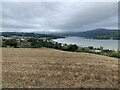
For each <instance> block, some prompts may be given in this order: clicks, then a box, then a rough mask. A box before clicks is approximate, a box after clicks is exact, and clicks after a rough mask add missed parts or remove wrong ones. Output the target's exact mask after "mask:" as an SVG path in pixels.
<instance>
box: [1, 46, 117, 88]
mask: <svg viewBox="0 0 120 90" xmlns="http://www.w3.org/2000/svg"><path fill="white" fill-rule="evenodd" d="M2 52H3V54H2V69H3V70H2V75H3V76H2V84H3V88H6V87H7V88H9V87H10V88H12V87H14V88H25V87H26V88H31V87H32V88H49V87H50V88H57V87H61V88H117V86H118V59H116V58H112V57H107V56H101V55H95V54H90V53H82V52H79V53H77V52H66V51H60V50H55V49H49V48H3V49H2Z"/></svg>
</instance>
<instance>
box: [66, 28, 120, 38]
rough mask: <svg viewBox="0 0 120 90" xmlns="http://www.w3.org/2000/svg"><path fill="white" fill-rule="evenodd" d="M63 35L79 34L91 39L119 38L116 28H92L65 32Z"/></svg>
mask: <svg viewBox="0 0 120 90" xmlns="http://www.w3.org/2000/svg"><path fill="white" fill-rule="evenodd" d="M64 35H65V36H79V37H85V38H91V39H116V40H118V39H119V40H120V34H119V33H118V30H117V29H111V30H110V29H102V28H99V29H94V30H90V31H85V32H77V33H76V32H75V33H73V32H72V33H65V34H64Z"/></svg>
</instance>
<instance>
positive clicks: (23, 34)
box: [0, 32, 64, 39]
mask: <svg viewBox="0 0 120 90" xmlns="http://www.w3.org/2000/svg"><path fill="white" fill-rule="evenodd" d="M0 34H1V35H2V36H5V37H12V36H24V37H34V38H43V37H46V38H49V39H56V38H64V37H61V36H58V35H52V34H51V35H48V34H39V33H25V32H1V33H0Z"/></svg>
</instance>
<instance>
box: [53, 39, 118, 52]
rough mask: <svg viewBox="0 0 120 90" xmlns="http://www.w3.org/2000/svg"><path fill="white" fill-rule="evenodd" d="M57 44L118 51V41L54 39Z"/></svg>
mask: <svg viewBox="0 0 120 90" xmlns="http://www.w3.org/2000/svg"><path fill="white" fill-rule="evenodd" d="M53 41H55V42H59V43H64V44H65V43H66V44H76V45H78V46H80V47H88V46H93V47H96V48H97V47H103V48H104V49H110V50H117V49H118V40H108V39H107V40H106V39H104V40H100V39H86V38H83V37H66V38H59V39H53Z"/></svg>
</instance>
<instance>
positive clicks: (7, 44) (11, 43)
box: [3, 39, 18, 48]
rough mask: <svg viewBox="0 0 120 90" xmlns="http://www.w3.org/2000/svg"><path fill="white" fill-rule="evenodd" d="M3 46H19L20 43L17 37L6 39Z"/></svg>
mask: <svg viewBox="0 0 120 90" xmlns="http://www.w3.org/2000/svg"><path fill="white" fill-rule="evenodd" d="M3 46H10V47H15V48H16V47H17V46H18V43H17V41H16V40H15V39H10V40H6V41H5V42H4V43H3Z"/></svg>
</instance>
